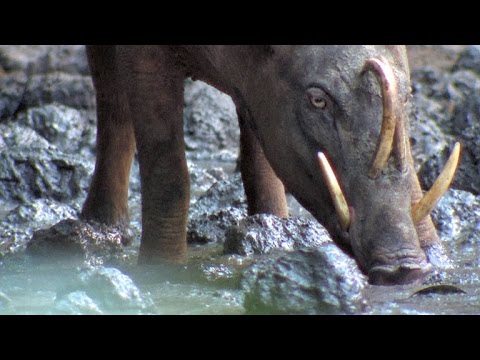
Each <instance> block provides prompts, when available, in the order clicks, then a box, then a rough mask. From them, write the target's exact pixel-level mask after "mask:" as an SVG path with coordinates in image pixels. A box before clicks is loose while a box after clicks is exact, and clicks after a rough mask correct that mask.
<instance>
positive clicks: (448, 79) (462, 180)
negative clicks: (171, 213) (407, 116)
mask: <svg viewBox="0 0 480 360" xmlns="http://www.w3.org/2000/svg"><path fill="white" fill-rule="evenodd" d="M479 63H480V54H479V51H478V47H477V46H472V47H469V48H467V49H466V50H465V51H464V52H463V53H461V54H460V57H459V59H458V61H457V62H456V63H455V65H454V66H453V68H452V72H450V73H447V74H441V73H439V72H438V71H437V72H435V71H433V70H431V69H428V68H426V69H419V70H417V71H415V72H413V73H412V78H413V81H414V99H415V102H416V105H417V106H416V108H417V118H418V123H419V124H429V123H430V125H427V126H423V127H422V125H417V124H415V122H414V123H413V126H412V138H413V153H414V156H415V158H416V159H418V160H419V165H420V166H419V167H420V172H419V176H420V180H421V183H422V186H423V187H425V188H429V187H430V186H431V185H432V183H433V181H434V180H435V178H436V176H437V175H438V174H439V172H440V170H441V168H442V167H443V165H444V163H445V161H446V158H447V156H448V155H449V151H450V150H451V148H452V147H453V144H454V142H455V141H460V142H461V143H462V158H461V162H460V165H459V169H458V171H457V175H456V177H455V180H454V182H453V185H452V186H453V187H454V188H456V189H461V190H465V191H469V192H472V193H474V194H479V193H480V167H479V166H478V164H479V163H480V150H479V149H480V147H479V145H480V125H479V124H480V110H479V109H480V100H479V99H480V73H479V72H478V64H479ZM431 123H434V124H435V125H431ZM419 130H420V131H419ZM422 130H425V131H422ZM418 154H423V155H421V156H419V155H418ZM417 170H418V168H417Z"/></svg>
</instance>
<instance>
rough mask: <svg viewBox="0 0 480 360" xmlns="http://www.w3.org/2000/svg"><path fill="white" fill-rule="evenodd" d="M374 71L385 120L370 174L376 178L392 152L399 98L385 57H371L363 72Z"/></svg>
mask: <svg viewBox="0 0 480 360" xmlns="http://www.w3.org/2000/svg"><path fill="white" fill-rule="evenodd" d="M367 71H372V72H373V73H374V74H375V75H376V77H377V80H378V82H379V84H380V87H381V88H382V100H383V120H382V130H381V132H380V138H379V141H378V144H377V149H376V151H375V156H374V160H373V163H372V167H371V168H370V172H369V173H368V176H370V177H371V178H372V179H375V178H377V177H378V175H379V174H380V171H382V169H384V168H385V166H386V164H387V161H388V158H389V157H390V154H391V153H392V146H393V138H394V134H395V123H396V116H395V109H396V99H397V82H396V80H395V76H394V74H393V70H392V67H391V66H390V65H388V62H387V61H385V60H384V59H382V60H380V59H369V60H367V62H366V63H365V66H364V67H363V70H362V74H364V73H365V72H367Z"/></svg>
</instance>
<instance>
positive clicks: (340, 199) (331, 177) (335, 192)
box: [317, 152, 350, 231]
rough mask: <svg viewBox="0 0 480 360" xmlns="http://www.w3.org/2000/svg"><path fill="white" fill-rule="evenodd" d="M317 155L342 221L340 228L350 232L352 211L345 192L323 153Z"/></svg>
mask: <svg viewBox="0 0 480 360" xmlns="http://www.w3.org/2000/svg"><path fill="white" fill-rule="evenodd" d="M317 155H318V162H319V164H320V169H321V170H322V175H323V178H324V180H325V183H326V184H327V187H328V191H329V192H330V196H331V197H332V201H333V205H334V206H335V210H336V212H337V215H338V218H339V221H340V226H341V228H342V230H344V231H348V228H349V227H350V210H349V209H348V204H347V201H346V200H345V196H343V191H342V189H341V188H340V184H339V183H338V180H337V177H336V176H335V174H334V172H333V169H332V167H331V166H330V164H329V162H328V160H327V158H326V157H325V155H324V154H323V152H319V153H318V154H317Z"/></svg>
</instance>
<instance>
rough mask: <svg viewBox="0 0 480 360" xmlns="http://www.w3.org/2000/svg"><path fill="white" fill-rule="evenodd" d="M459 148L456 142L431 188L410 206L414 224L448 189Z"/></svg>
mask: <svg viewBox="0 0 480 360" xmlns="http://www.w3.org/2000/svg"><path fill="white" fill-rule="evenodd" d="M460 148H461V146H460V143H458V142H457V143H456V144H455V147H454V148H453V151H452V154H451V155H450V157H449V158H448V161H447V163H446V164H445V167H444V168H443V170H442V172H441V173H440V175H439V176H438V178H437V180H435V182H434V184H433V185H432V187H431V189H430V190H429V191H428V192H427V193H426V194H425V195H424V196H423V198H422V200H420V201H419V202H418V203H416V204H414V205H413V206H412V219H413V223H414V224H418V223H419V222H420V221H421V220H423V219H424V218H425V216H427V215H428V214H430V212H431V211H432V210H433V208H434V207H435V206H436V205H437V203H438V201H439V200H440V199H441V197H442V196H443V194H445V192H446V191H447V190H448V188H449V186H450V184H451V182H452V180H453V176H454V175H455V170H456V169H457V166H458V160H459V158H460Z"/></svg>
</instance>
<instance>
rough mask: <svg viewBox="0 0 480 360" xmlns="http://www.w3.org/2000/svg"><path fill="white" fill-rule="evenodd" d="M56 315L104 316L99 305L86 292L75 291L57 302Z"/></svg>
mask: <svg viewBox="0 0 480 360" xmlns="http://www.w3.org/2000/svg"><path fill="white" fill-rule="evenodd" d="M55 310H56V311H55V313H60V314H65V315H102V314H103V311H102V310H100V308H99V307H98V305H97V304H95V302H94V301H93V300H92V299H91V298H90V297H89V296H88V295H87V293H86V292H85V291H74V292H71V293H68V294H67V295H65V296H63V297H61V298H59V299H57V300H56V302H55Z"/></svg>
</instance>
